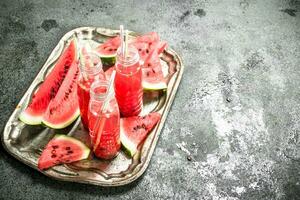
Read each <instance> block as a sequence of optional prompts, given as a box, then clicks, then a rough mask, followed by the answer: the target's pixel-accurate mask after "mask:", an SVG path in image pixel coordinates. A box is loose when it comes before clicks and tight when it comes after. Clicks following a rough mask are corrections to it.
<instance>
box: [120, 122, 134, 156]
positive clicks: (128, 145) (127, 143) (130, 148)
mask: <svg viewBox="0 0 300 200" xmlns="http://www.w3.org/2000/svg"><path fill="white" fill-rule="evenodd" d="M121 123H122V122H121ZM120 125H121V126H120V139H121V143H122V146H123V148H124V149H125V152H126V153H127V154H128V155H129V156H130V157H133V155H134V154H135V153H136V152H137V145H136V144H134V143H133V142H132V141H131V140H130V139H129V138H128V137H127V136H126V135H125V131H124V129H123V127H122V124H120Z"/></svg>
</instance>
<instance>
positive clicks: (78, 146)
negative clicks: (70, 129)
mask: <svg viewBox="0 0 300 200" xmlns="http://www.w3.org/2000/svg"><path fill="white" fill-rule="evenodd" d="M89 154H90V149H89V148H88V147H87V146H86V145H85V144H83V143H82V142H81V141H79V140H77V139H75V138H73V137H70V136H66V135H55V136H54V138H53V139H52V140H50V142H49V143H48V144H47V145H46V147H45V149H44V150H43V152H42V154H41V156H40V157H39V159H38V168H39V169H40V170H45V169H48V168H50V167H53V166H55V165H59V164H64V163H72V162H75V161H79V160H83V159H86V158H88V156H89Z"/></svg>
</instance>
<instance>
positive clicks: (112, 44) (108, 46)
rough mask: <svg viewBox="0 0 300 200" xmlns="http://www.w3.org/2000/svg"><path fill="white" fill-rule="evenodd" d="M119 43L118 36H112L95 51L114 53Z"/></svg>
mask: <svg viewBox="0 0 300 200" xmlns="http://www.w3.org/2000/svg"><path fill="white" fill-rule="evenodd" d="M120 44H121V40H120V37H114V38H111V39H108V40H106V41H105V42H104V43H103V44H100V45H99V46H98V47H97V49H96V51H97V52H98V53H100V55H115V54H116V52H117V49H118V48H119V46H120Z"/></svg>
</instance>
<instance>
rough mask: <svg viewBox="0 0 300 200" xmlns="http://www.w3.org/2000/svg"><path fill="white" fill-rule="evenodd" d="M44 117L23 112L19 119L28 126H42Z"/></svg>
mask: <svg viewBox="0 0 300 200" xmlns="http://www.w3.org/2000/svg"><path fill="white" fill-rule="evenodd" d="M42 118H43V116H36V117H35V116H32V115H30V114H28V113H27V112H22V113H21V114H20V116H19V119H20V120H21V121H22V122H23V123H25V124H28V125H40V124H41V121H42Z"/></svg>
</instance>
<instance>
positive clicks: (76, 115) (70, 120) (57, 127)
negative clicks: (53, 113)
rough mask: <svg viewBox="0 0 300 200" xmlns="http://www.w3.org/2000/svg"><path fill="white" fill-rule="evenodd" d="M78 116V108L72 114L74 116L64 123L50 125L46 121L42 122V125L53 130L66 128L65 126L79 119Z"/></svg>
mask: <svg viewBox="0 0 300 200" xmlns="http://www.w3.org/2000/svg"><path fill="white" fill-rule="evenodd" d="M79 115H80V110H79V108H78V109H77V110H76V112H75V113H74V115H73V116H71V117H70V118H69V119H67V120H66V121H64V122H60V123H57V124H53V123H50V122H48V121H46V120H42V125H45V126H47V127H49V128H53V129H63V128H66V127H67V126H69V125H70V124H72V123H73V122H74V121H75V120H76V119H77V118H78V117H79Z"/></svg>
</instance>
